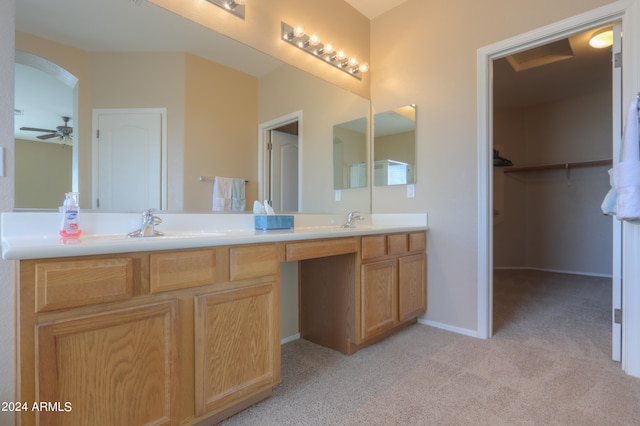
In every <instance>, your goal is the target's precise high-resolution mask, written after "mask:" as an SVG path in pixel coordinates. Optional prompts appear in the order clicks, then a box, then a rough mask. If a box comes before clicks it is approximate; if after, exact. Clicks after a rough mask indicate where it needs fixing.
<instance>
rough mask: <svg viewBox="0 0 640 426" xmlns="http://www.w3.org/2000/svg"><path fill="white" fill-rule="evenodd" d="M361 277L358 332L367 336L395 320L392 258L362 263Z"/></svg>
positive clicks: (395, 291)
mask: <svg viewBox="0 0 640 426" xmlns="http://www.w3.org/2000/svg"><path fill="white" fill-rule="evenodd" d="M361 280H362V285H361V292H362V293H361V301H362V304H361V309H362V310H361V327H362V330H361V335H362V338H363V339H367V338H369V337H371V336H374V335H376V334H378V333H380V332H382V331H385V330H387V329H389V328H391V327H393V326H394V325H395V324H396V323H397V321H396V318H397V312H398V311H397V309H398V308H397V306H398V304H397V299H396V295H397V292H398V281H397V275H396V260H395V259H387V260H383V261H380V262H373V263H367V264H364V265H362V274H361Z"/></svg>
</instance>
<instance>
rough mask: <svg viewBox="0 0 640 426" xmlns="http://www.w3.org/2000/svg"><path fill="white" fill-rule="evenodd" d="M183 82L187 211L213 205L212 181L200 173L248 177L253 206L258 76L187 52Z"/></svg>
mask: <svg viewBox="0 0 640 426" xmlns="http://www.w3.org/2000/svg"><path fill="white" fill-rule="evenodd" d="M185 84H186V86H185V97H184V99H185V110H184V117H185V134H184V164H185V167H184V182H185V184H184V188H185V191H184V207H185V210H187V211H193V210H195V211H207V210H211V203H212V193H213V185H212V184H211V183H209V182H200V181H199V180H198V179H199V176H200V175H204V176H226V177H235V178H242V179H245V180H248V181H249V183H248V184H247V187H246V199H247V209H249V210H251V208H252V207H253V200H255V199H257V197H258V184H257V179H258V168H257V162H258V156H257V145H256V140H257V136H258V80H257V79H256V78H255V77H252V76H250V75H247V74H242V73H239V72H238V71H235V70H233V69H231V68H227V67H224V66H222V65H219V64H216V63H213V62H210V61H207V60H205V59H202V58H199V57H197V56H194V55H189V54H187V55H186V79H185Z"/></svg>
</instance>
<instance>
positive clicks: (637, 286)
mask: <svg viewBox="0 0 640 426" xmlns="http://www.w3.org/2000/svg"><path fill="white" fill-rule="evenodd" d="M638 1H640V0H620V1H617V2H615V3H612V4H609V5H606V6H603V7H600V8H597V9H594V10H591V11H589V12H586V13H583V14H580V15H577V16H574V17H571V18H569V19H565V20H563V21H560V22H557V23H554V24H551V25H548V26H545V27H543V28H539V29H536V30H533V31H530V32H528V33H525V34H522V35H519V36H516V37H513V38H510V39H507V40H503V41H500V42H498V43H495V44H492V45H489V46H485V47H483V48H480V49H478V78H477V89H478V93H477V102H478V104H477V112H478V117H477V119H478V122H477V126H478V318H477V321H478V322H477V326H478V328H477V334H478V337H480V338H485V339H488V338H490V337H491V336H492V333H493V329H492V328H493V324H492V322H493V320H492V314H493V271H492V267H493V235H492V229H493V215H492V214H491V212H492V211H493V206H492V203H493V182H492V180H493V172H492V171H493V152H492V140H493V128H492V123H493V105H492V78H493V76H492V61H493V60H494V59H498V58H501V57H504V56H507V55H509V54H511V53H515V52H518V51H522V50H525V49H529V48H532V47H536V46H539V45H542V44H546V43H549V42H551V41H554V40H557V39H560V38H564V37H567V36H569V35H572V34H575V33H579V32H581V31H584V30H587V29H589V28H593V27H596V26H598V25H605V24H608V23H613V22H617V21H622V28H623V31H624V43H623V49H622V52H623V55H622V56H623V69H624V76H623V87H624V90H623V105H628V104H629V103H630V102H631V100H632V98H633V97H634V96H635V95H636V93H638V88H639V87H640V82H639V78H640V76H639V75H638V74H639V71H640V55H638V54H636V53H635V52H636V51H637V49H638V46H640V40H639V37H640V32H639V29H638V24H639V23H640V16H639V15H640V10H639V6H638ZM603 197H604V194H603ZM623 233H624V234H623V253H622V261H623V265H624V268H623V295H624V298H623V306H622V323H623V335H622V369H623V370H624V371H626V372H627V373H628V374H630V375H634V376H637V377H640V307H638V306H635V307H633V306H632V304H631V301H633V300H640V262H638V261H637V259H638V257H639V256H640V225H631V224H628V223H624V225H623Z"/></svg>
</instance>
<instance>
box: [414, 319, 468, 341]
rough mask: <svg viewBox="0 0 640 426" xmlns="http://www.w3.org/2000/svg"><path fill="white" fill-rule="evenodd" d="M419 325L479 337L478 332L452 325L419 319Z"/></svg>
mask: <svg viewBox="0 0 640 426" xmlns="http://www.w3.org/2000/svg"><path fill="white" fill-rule="evenodd" d="M418 323H420V324H424V325H428V326H431V327H435V328H440V329H442V330H447V331H451V332H453V333H458V334H463V335H465V336H470V337H478V332H477V331H476V330H469V329H467V328H461V327H454V326H452V325H447V324H442V323H440V322H435V321H430V320H425V319H418Z"/></svg>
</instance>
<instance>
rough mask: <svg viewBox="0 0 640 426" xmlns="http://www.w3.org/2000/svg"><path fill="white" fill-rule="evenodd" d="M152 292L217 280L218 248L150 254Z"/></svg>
mask: <svg viewBox="0 0 640 426" xmlns="http://www.w3.org/2000/svg"><path fill="white" fill-rule="evenodd" d="M149 262H150V268H151V270H150V272H149V274H150V277H149V278H150V284H151V293H159V292H163V291H170V290H177V289H181V288H188V287H196V286H202V285H208V284H213V283H215V282H216V271H217V265H216V250H215V249H206V250H186V251H176V252H169V253H158V254H151V255H150V259H149Z"/></svg>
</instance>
